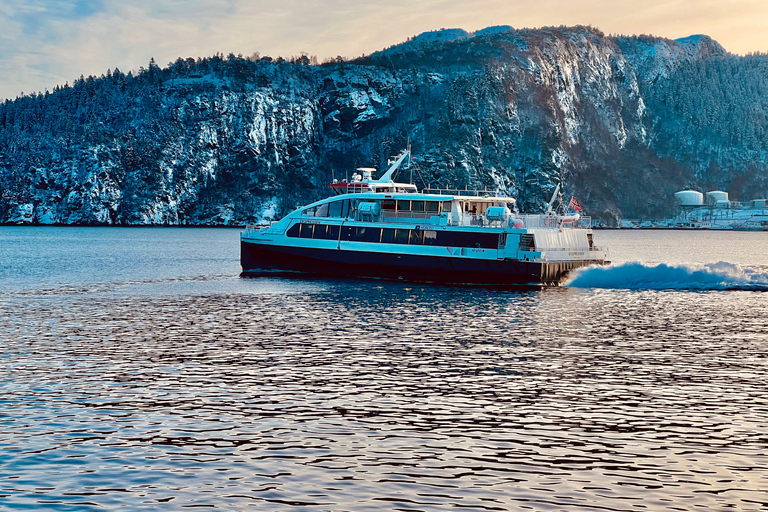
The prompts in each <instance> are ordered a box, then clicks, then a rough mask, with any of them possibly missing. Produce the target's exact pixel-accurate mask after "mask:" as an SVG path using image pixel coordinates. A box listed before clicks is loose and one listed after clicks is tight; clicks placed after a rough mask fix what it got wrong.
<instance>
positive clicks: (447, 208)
mask: <svg viewBox="0 0 768 512" xmlns="http://www.w3.org/2000/svg"><path fill="white" fill-rule="evenodd" d="M443 211H444V212H446V213H450V212H451V202H450V201H443Z"/></svg>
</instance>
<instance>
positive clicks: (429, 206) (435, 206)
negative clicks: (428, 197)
mask: <svg viewBox="0 0 768 512" xmlns="http://www.w3.org/2000/svg"><path fill="white" fill-rule="evenodd" d="M439 204H440V203H438V202H437V201H427V202H426V204H425V205H424V208H425V211H426V212H427V213H437V212H438V210H439V209H440V208H439Z"/></svg>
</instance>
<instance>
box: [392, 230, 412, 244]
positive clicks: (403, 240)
mask: <svg viewBox="0 0 768 512" xmlns="http://www.w3.org/2000/svg"><path fill="white" fill-rule="evenodd" d="M410 231H411V230H410V229H396V230H395V236H394V240H393V242H395V243H396V244H407V243H408V233H409V232H410Z"/></svg>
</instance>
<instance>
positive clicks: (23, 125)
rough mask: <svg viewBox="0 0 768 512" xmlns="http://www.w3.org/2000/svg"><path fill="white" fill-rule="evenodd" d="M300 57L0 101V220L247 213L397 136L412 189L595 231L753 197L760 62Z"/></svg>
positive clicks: (320, 190)
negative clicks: (677, 198)
mask: <svg viewBox="0 0 768 512" xmlns="http://www.w3.org/2000/svg"><path fill="white" fill-rule="evenodd" d="M311 62H312V61H311V60H310V59H308V58H306V57H302V58H298V59H295V60H294V61H293V62H286V61H283V60H282V59H277V60H273V59H270V58H262V59H258V60H255V59H244V58H242V57H236V56H234V55H229V56H227V57H224V56H220V55H218V56H214V57H210V58H205V59H203V58H198V59H186V60H184V59H179V60H177V61H176V62H174V63H171V64H169V65H168V66H167V67H165V68H160V67H159V66H157V65H156V64H155V63H154V62H150V64H149V66H148V67H147V68H146V69H140V70H139V72H137V73H128V74H124V73H122V72H121V71H119V70H117V69H116V70H111V71H109V72H107V73H105V75H104V76H101V77H87V78H86V77H81V78H80V79H78V80H76V81H75V82H74V83H73V84H72V85H64V86H62V87H58V88H56V89H55V90H54V91H51V92H46V93H44V94H37V95H32V96H25V97H22V98H19V99H17V100H15V101H7V102H5V103H3V104H0V222H3V223H39V224H128V225H141V224H149V225H211V224H217V225H218V224H222V225H231V224H244V223H249V222H257V221H260V220H264V219H270V218H274V217H277V216H280V215H282V214H284V213H286V212H287V211H289V210H291V209H292V208H294V207H296V206H298V205H301V204H305V203H307V202H309V201H311V200H314V199H319V198H322V197H325V196H327V194H328V189H327V187H326V185H327V183H328V182H329V181H330V180H331V179H332V177H334V176H335V177H337V178H338V177H343V176H344V175H345V174H346V173H349V172H350V171H352V170H353V169H354V168H355V167H358V166H375V167H379V168H383V167H385V164H386V160H387V158H388V157H389V156H390V155H392V154H395V153H397V152H399V151H400V150H401V149H402V148H403V147H405V145H406V144H407V143H408V141H410V143H411V145H412V149H413V154H414V164H415V165H414V167H415V170H414V172H413V177H414V181H415V182H416V183H417V184H419V185H424V184H428V185H432V186H441V187H452V188H455V187H464V186H468V187H471V188H478V187H480V188H482V187H489V188H494V189H495V188H502V189H504V190H506V191H507V192H508V193H510V194H512V195H514V196H515V197H517V198H518V199H519V203H520V206H521V209H523V210H525V211H535V210H536V209H538V208H540V207H541V205H542V204H543V203H544V202H545V201H546V199H548V194H550V193H551V190H552V189H553V188H554V186H555V185H556V184H558V183H561V184H562V185H563V187H564V190H565V192H566V195H571V194H573V195H575V196H576V197H578V198H579V199H580V201H581V203H582V204H583V205H584V206H585V209H586V211H587V213H588V214H591V215H592V216H593V217H595V218H596V219H598V220H599V221H600V222H603V223H605V224H612V223H614V222H615V219H617V218H619V217H622V216H623V217H633V218H638V217H640V218H650V217H660V216H664V215H666V214H667V213H669V212H670V211H671V210H672V209H673V207H674V198H673V195H672V194H673V193H674V192H675V191H677V190H680V189H682V188H691V187H692V188H697V187H698V188H706V189H710V188H718V189H723V190H727V191H729V192H730V194H731V197H732V198H734V199H737V200H738V199H741V198H743V199H750V198H754V197H758V196H765V194H766V192H768V161H767V158H768V157H767V154H768V138H766V136H765V135H766V130H768V80H766V79H767V78H768V56H765V55H753V56H747V57H739V56H734V55H730V54H728V53H727V52H725V50H723V49H722V47H721V46H720V45H719V44H717V43H716V42H715V41H713V40H711V39H710V38H708V37H706V36H692V37H690V38H686V39H682V40H679V41H671V40H666V39H661V38H655V37H649V36H640V37H607V36H605V35H603V34H602V33H601V32H599V31H597V30H595V29H593V28H589V27H571V28H566V27H560V28H546V29H537V30H515V29H512V28H510V27H490V28H489V29H485V30H482V31H478V32H475V33H467V32H465V31H463V30H460V29H451V30H447V31H438V32H434V33H427V34H422V35H421V36H417V37H415V38H413V39H411V40H409V41H407V42H405V43H403V44H401V45H397V46H394V47H391V48H388V49H386V50H382V51H380V52H377V53H374V54H372V55H370V56H367V57H364V58H360V59H357V60H355V61H352V62H343V61H341V60H339V61H338V62H332V63H327V64H323V65H312V64H311ZM405 178H406V179H408V178H410V175H408V176H405Z"/></svg>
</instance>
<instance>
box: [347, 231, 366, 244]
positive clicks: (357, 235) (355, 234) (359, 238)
mask: <svg viewBox="0 0 768 512" xmlns="http://www.w3.org/2000/svg"><path fill="white" fill-rule="evenodd" d="M365 231H366V228H353V231H352V236H351V237H350V240H352V241H353V242H365Z"/></svg>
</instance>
